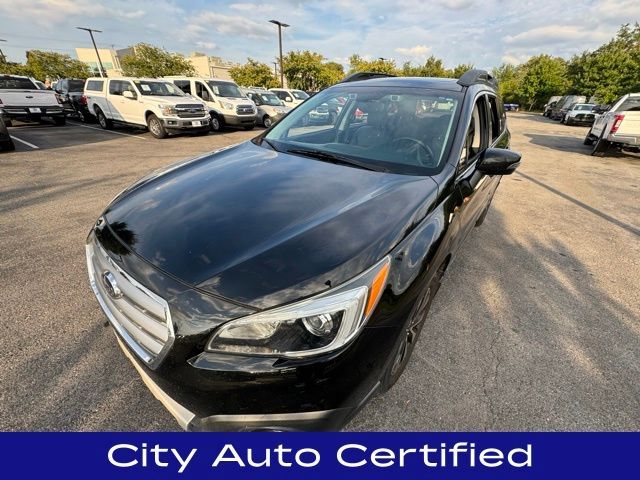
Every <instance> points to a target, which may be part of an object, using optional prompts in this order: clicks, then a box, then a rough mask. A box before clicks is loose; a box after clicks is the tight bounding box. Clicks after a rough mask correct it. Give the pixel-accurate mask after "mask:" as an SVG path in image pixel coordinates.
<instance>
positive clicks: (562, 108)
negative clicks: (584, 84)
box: [549, 95, 587, 120]
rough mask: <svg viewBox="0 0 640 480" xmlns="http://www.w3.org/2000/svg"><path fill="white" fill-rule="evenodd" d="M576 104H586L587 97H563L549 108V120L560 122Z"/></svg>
mask: <svg viewBox="0 0 640 480" xmlns="http://www.w3.org/2000/svg"><path fill="white" fill-rule="evenodd" d="M576 103H587V97H585V96H583V95H565V96H564V97H562V98H561V99H560V100H558V102H557V103H556V104H555V105H554V106H553V107H552V108H551V113H550V114H549V118H550V119H551V120H562V119H563V118H564V116H565V114H566V113H567V111H568V110H569V107H571V105H573V104H576Z"/></svg>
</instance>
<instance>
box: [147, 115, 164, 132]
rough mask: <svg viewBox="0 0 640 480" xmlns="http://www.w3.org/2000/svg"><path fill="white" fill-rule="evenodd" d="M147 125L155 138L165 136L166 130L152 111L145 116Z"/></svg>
mask: <svg viewBox="0 0 640 480" xmlns="http://www.w3.org/2000/svg"><path fill="white" fill-rule="evenodd" d="M147 127H148V128H149V131H150V132H151V135H153V136H154V137H155V138H165V137H166V136H167V131H166V130H165V128H164V125H162V122H161V121H160V119H159V118H158V117H156V116H155V115H154V114H153V113H152V114H151V115H149V117H148V118H147Z"/></svg>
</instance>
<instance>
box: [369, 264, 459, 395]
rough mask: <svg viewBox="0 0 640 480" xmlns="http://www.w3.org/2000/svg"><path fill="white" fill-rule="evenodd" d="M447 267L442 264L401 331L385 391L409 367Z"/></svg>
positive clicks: (387, 371) (386, 371)
mask: <svg viewBox="0 0 640 480" xmlns="http://www.w3.org/2000/svg"><path fill="white" fill-rule="evenodd" d="M445 268H446V265H445V264H442V266H441V267H440V268H439V269H438V272H437V273H436V274H435V276H434V278H433V279H432V280H431V282H429V285H428V286H427V288H425V289H424V290H423V293H422V295H420V297H419V298H418V299H417V300H416V302H415V304H414V306H413V309H412V310H411V313H410V314H409V319H408V320H407V322H406V323H405V325H404V327H403V329H402V331H401V332H400V335H399V336H398V340H397V341H396V344H395V346H394V348H393V353H392V356H393V357H392V359H391V363H389V365H388V366H387V368H386V370H385V372H384V374H383V375H382V381H381V388H382V391H383V392H386V391H387V390H389V389H390V388H391V387H393V386H394V385H395V383H396V382H397V381H398V380H399V379H400V377H401V376H402V373H403V372H404V370H405V368H407V365H408V364H409V359H410V358H411V354H412V353H413V349H414V348H415V346H416V343H417V342H418V337H419V336H420V332H422V327H424V324H425V321H426V319H427V315H428V314H429V309H430V308H431V302H432V301H433V298H434V297H435V294H436V292H437V291H438V289H439V288H440V281H441V280H442V276H443V275H444V270H445Z"/></svg>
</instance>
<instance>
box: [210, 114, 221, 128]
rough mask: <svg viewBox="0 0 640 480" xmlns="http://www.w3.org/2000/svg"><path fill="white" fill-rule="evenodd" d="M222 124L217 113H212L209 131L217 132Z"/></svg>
mask: <svg viewBox="0 0 640 480" xmlns="http://www.w3.org/2000/svg"><path fill="white" fill-rule="evenodd" d="M222 126H223V123H222V120H221V119H220V117H219V116H218V115H217V114H215V113H212V114H211V131H212V132H219V131H221V130H222Z"/></svg>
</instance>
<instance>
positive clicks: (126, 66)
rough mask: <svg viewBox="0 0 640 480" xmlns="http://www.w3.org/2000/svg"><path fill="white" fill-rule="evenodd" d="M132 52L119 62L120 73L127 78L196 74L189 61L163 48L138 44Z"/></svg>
mask: <svg viewBox="0 0 640 480" xmlns="http://www.w3.org/2000/svg"><path fill="white" fill-rule="evenodd" d="M133 52H134V53H133V55H125V56H124V57H123V58H122V60H121V62H120V63H121V64H122V72H123V73H124V75H125V76H127V77H152V78H153V77H164V76H165V75H187V76H190V75H195V73H196V71H195V69H194V68H193V65H192V64H191V62H189V60H187V59H186V58H184V57H183V56H182V55H180V54H178V53H170V52H168V51H166V50H165V49H163V48H158V47H154V46H153V45H149V44H146V43H139V44H137V45H136V46H135V47H133Z"/></svg>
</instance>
